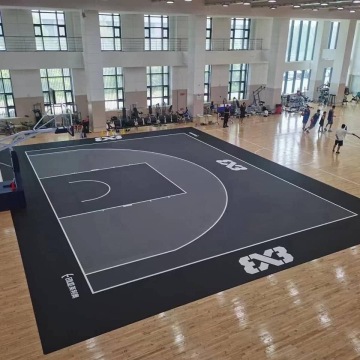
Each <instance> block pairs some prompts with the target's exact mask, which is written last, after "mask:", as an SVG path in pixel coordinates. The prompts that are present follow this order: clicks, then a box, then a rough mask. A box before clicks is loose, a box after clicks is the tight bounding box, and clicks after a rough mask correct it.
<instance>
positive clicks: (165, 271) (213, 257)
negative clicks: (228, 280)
mask: <svg viewBox="0 0 360 360" xmlns="http://www.w3.org/2000/svg"><path fill="white" fill-rule="evenodd" d="M355 216H357V215H356V214H355V215H350V216H347V217H345V218H342V219H338V220H333V221H329V222H327V223H324V224H321V225H316V226H312V227H309V228H306V229H303V230H299V231H295V232H292V233H290V234H286V235H281V236H278V237H275V238H272V239H269V240H265V241H261V242H259V243H256V244H251V245H248V246H244V247H242V248H239V249H235V250H230V251H227V252H224V253H221V254H217V255H214V256H210V257H207V258H205V259H201V260H197V261H193V262H190V263H187V264H184V265H180V266H176V267H174V268H171V269H167V270H164V271H159V272H157V273H154V274H150V275H146V276H143V277H141V278H137V279H134V280H130V281H126V282H124V283H121V284H118V285H114V286H110V287H107V288H105V289H101V290H97V291H94V294H97V293H100V292H103V291H106V290H110V289H113V288H116V287H119V286H123V285H126V284H130V283H133V282H136V281H139V280H143V279H147V278H149V277H153V276H156V275H160V274H164V273H167V272H169V271H173V270H177V269H181V268H184V267H187V266H190V265H194V264H198V263H201V262H203V261H206V260H211V259H215V258H217V257H220V256H224V255H228V254H232V253H234V252H237V251H240V250H244V249H248V248H251V247H253V246H257V245H261V244H265V243H267V242H270V241H274V240H277V239H281V238H284V237H287V236H290V235H294V234H298V233H301V232H305V231H308V230H311V229H315V228H318V227H322V226H326V225H329V224H332V223H335V222H339V221H343V220H346V219H350V218H352V217H355ZM124 265H125V264H124ZM114 267H116V266H114ZM111 268H113V267H111ZM111 268H109V269H111ZM105 270H108V269H103V270H99V271H94V272H92V273H88V274H87V275H91V274H94V273H97V272H102V271H105Z"/></svg>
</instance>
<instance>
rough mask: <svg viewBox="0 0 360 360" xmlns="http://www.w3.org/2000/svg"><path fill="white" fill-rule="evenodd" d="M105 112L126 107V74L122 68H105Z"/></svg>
mask: <svg viewBox="0 0 360 360" xmlns="http://www.w3.org/2000/svg"><path fill="white" fill-rule="evenodd" d="M103 80H104V97H105V111H111V110H121V109H122V108H123V107H124V103H125V99H124V74H123V68H122V67H107V68H103Z"/></svg>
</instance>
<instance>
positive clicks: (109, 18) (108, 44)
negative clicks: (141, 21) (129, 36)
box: [99, 13, 121, 50]
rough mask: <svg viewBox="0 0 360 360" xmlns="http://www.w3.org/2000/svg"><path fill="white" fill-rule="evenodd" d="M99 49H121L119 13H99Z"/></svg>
mask: <svg viewBox="0 0 360 360" xmlns="http://www.w3.org/2000/svg"><path fill="white" fill-rule="evenodd" d="M99 23H100V37H101V50H121V25H120V14H105V13H100V14H99Z"/></svg>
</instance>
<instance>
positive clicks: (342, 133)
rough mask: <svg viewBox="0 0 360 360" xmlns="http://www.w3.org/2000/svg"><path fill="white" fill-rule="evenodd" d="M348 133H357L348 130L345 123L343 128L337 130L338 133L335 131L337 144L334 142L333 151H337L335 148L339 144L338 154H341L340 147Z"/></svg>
mask: <svg viewBox="0 0 360 360" xmlns="http://www.w3.org/2000/svg"><path fill="white" fill-rule="evenodd" d="M346 134H351V135H355V134H354V133H351V132H349V131H347V127H346V125H345V124H342V125H341V128H340V129H338V130H336V133H335V137H336V140H335V144H334V147H333V152H334V151H335V148H336V145H337V147H338V148H337V152H336V153H337V154H340V147H341V146H343V144H344V139H345V136H346Z"/></svg>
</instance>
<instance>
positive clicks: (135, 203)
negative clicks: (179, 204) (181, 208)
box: [59, 192, 187, 220]
mask: <svg viewBox="0 0 360 360" xmlns="http://www.w3.org/2000/svg"><path fill="white" fill-rule="evenodd" d="M186 194H187V193H186V192H184V193H181V194H175V195H166V196H162V197H158V198H154V199H149V200H143V201H137V202H134V203H131V204H125V205H118V206H112V207H108V208H104V209H99V210H93V211H87V212H84V213H80V214H74V215H68V216H62V217H59V219H60V220H63V219H69V218H73V217H77V216H83V215H88V214H94V213H97V212H104V211H108V210H113V209H120V208H123V207H124V208H125V207H129V206H133V205H138V204H144V203H147V202H153V201H157V200H162V199H170V198H172V197H175V196H180V195H186Z"/></svg>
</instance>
